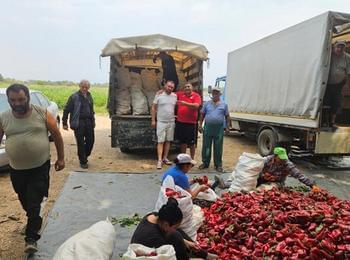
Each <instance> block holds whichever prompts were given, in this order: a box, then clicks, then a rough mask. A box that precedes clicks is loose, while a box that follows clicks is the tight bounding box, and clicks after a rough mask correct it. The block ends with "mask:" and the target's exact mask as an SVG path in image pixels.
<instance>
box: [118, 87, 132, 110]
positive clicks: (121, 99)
mask: <svg viewBox="0 0 350 260" xmlns="http://www.w3.org/2000/svg"><path fill="white" fill-rule="evenodd" d="M130 104H131V96H130V90H129V89H117V93H116V114H117V115H130V114H131V105H130Z"/></svg>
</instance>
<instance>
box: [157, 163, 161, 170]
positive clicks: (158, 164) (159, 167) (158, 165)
mask: <svg viewBox="0 0 350 260" xmlns="http://www.w3.org/2000/svg"><path fill="white" fill-rule="evenodd" d="M157 169H158V170H160V169H162V161H158V162H157Z"/></svg>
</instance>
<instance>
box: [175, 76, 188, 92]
mask: <svg viewBox="0 0 350 260" xmlns="http://www.w3.org/2000/svg"><path fill="white" fill-rule="evenodd" d="M177 77H178V79H179V86H178V89H179V90H180V89H182V88H183V87H184V86H185V84H186V82H187V80H186V78H185V73H183V72H180V71H178V72H177Z"/></svg>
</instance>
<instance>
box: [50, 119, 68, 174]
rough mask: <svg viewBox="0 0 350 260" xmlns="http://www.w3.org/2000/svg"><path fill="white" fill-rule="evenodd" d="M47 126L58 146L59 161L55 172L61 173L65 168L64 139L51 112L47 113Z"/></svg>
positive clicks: (56, 163)
mask: <svg viewBox="0 0 350 260" xmlns="http://www.w3.org/2000/svg"><path fill="white" fill-rule="evenodd" d="M46 126H47V129H48V130H49V132H50V133H51V136H52V138H53V141H54V143H55V146H56V151H57V160H56V162H55V170H56V171H60V170H62V169H63V168H64V166H65V164H64V145H63V139H62V135H61V133H60V130H59V129H58V128H57V124H56V120H55V119H54V118H53V116H52V115H51V114H50V113H49V112H46Z"/></svg>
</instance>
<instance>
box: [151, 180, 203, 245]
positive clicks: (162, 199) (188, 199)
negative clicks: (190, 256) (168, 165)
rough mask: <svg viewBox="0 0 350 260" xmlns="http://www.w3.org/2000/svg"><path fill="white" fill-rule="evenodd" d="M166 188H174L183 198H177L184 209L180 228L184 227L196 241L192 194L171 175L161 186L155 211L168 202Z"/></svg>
mask: <svg viewBox="0 0 350 260" xmlns="http://www.w3.org/2000/svg"><path fill="white" fill-rule="evenodd" d="M166 188H170V189H173V190H175V191H177V192H179V193H180V194H181V195H182V196H184V197H183V198H177V199H176V200H177V202H178V203H179V208H180V209H181V211H182V215H183V219H182V222H181V225H180V227H179V228H180V229H182V230H183V231H184V232H185V233H186V234H187V235H188V236H189V237H190V238H191V239H192V240H193V241H196V238H197V230H196V229H195V227H194V225H193V203H192V195H191V194H190V193H188V192H187V191H186V190H184V189H182V188H181V187H179V186H177V185H175V183H174V179H173V178H172V177H171V176H168V177H167V178H166V179H165V180H164V181H163V184H162V186H161V187H160V191H159V195H158V200H157V202H156V206H155V211H159V209H160V208H161V207H162V206H163V205H164V204H166V203H167V202H168V197H167V196H166V194H165V190H166Z"/></svg>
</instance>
